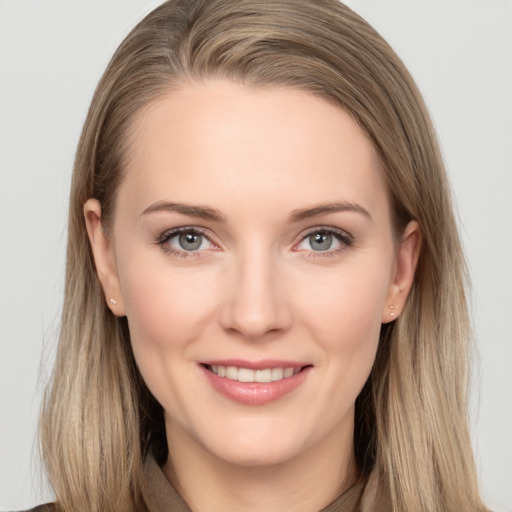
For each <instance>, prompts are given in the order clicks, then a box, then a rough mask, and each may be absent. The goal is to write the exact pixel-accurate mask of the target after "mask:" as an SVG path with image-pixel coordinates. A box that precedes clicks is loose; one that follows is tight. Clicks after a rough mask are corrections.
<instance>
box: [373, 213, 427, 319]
mask: <svg viewBox="0 0 512 512" xmlns="http://www.w3.org/2000/svg"><path fill="white" fill-rule="evenodd" d="M421 242H422V237H421V231H420V227H419V224H418V223H417V222H416V221H411V222H409V224H407V226H406V228H405V229H404V232H403V235H402V238H401V241H400V245H399V246H398V252H397V257H396V269H395V271H394V276H392V281H391V283H390V285H389V289H388V296H387V298H386V303H385V305H384V310H383V311H382V323H387V322H391V321H393V320H396V319H397V318H398V316H399V315H400V313H401V311H402V310H403V308H404V306H405V301H406V300H407V296H408V295H409V292H410V290H411V287H412V283H413V282H414V273H415V272H416V266H417V264H418V258H419V255H420V250H421Z"/></svg>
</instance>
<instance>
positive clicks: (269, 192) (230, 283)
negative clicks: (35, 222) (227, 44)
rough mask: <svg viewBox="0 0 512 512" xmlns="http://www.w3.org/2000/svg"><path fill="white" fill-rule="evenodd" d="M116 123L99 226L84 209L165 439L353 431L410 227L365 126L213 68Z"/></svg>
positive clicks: (298, 436)
mask: <svg viewBox="0 0 512 512" xmlns="http://www.w3.org/2000/svg"><path fill="white" fill-rule="evenodd" d="M129 141H130V151H129V154H128V166H127V169H126V176H125V179H124V181H123V182H122V184H121V186H120V189H119V191H118V196H117V203H116V212H115V218H114V224H113V227H112V230H111V237H110V239H107V238H105V237H104V236H103V234H102V233H101V231H100V229H99V217H100V212H99V206H98V205H97V203H95V202H94V201H89V202H88V204H86V208H85V211H86V218H87V222H88V227H89V233H90V235H91V240H92V243H93V248H94V252H95V258H96V263H97V266H98V271H99V275H100V279H101V280H102V284H103V286H104V289H105V294H106V297H107V299H108V298H109V297H113V298H115V300H116V301H117V304H109V306H110V307H111V308H112V310H113V311H114V313H115V314H117V315H126V316H127V318H128V323H129V328H130V336H131V341H132V345H133V352H134V355H135V359H136V361H137V364H138V366H139V369H140V371H141V374H142V376H143V378H144V380H145V382H146V384H147V386H148V388H149V389H150V390H151V392H152V393H153V394H154V396H155V397H156V399H157V400H158V401H159V402H160V403H161V404H162V406H163V408H164V411H165V419H166V427H167V433H168V436H169V437H170V441H171V443H170V445H171V451H172V446H173V442H172V441H173V440H180V442H182V443H189V445H190V446H194V447H195V448H197V449H199V450H200V451H202V452H204V453H205V454H209V456H213V457H217V458H220V459H222V460H224V461H228V462H231V463H235V464H244V465H261V464H272V463H278V462H283V461H286V460H290V459H292V458H294V457H296V456H299V455H300V454H301V453H304V452H305V451H307V450H309V449H310V448H314V447H315V446H320V445H321V444H323V445H324V446H329V447H330V448H332V449H333V450H335V449H336V450H337V449H339V443H340V440H344V441H343V442H345V443H346V442H348V443H351V442H352V441H351V440H352V435H353V421H354V402H355V399H356V397H357V395H358V393H359V392H360V390H361V388H362V386H363V384H364V383H365V381H366V379H367V378H368V375H369V373H370V370H371V367H372V364H373V361H374V358H375V353H376V350H377V344H378V339H379V331H380V328H381V324H382V322H388V321H391V320H393V318H396V316H394V315H398V314H399V311H400V308H401V306H402V305H403V303H404V301H405V296H406V294H407V291H408V289H409V286H410V281H411V280H412V273H413V271H414V262H415V252H416V249H415V240H416V238H417V236H416V235H417V231H416V228H415V226H414V225H411V226H409V228H408V230H407V231H406V235H405V236H404V239H403V241H402V242H400V241H398V242H396V241H395V240H394V239H393V237H392V229H391V219H390V204H389V199H388V194H387V191H386V186H385V183H384V179H383V172H382V169H381V168H380V165H379V160H378V158H377V156H376V153H375V151H374V149H373V147H372V144H371V143H370V141H369V139H368V138H367V137H366V136H365V134H364V133H363V132H362V131H361V130H360V129H359V127H358V125H357V124H356V122H355V121H354V119H353V118H352V117H351V116H350V115H349V114H347V113H346V112H345V111H344V110H342V109H341V108H339V107H337V106H334V105H333V104H330V103H329V102H327V101H326V100H324V99H321V98H318V97H315V96H313V95H311V94H309V93H306V92H302V91H298V90H294V89H290V88H265V89H262V88H258V89H256V88H250V87H248V86H239V85H234V84H232V83H230V82H225V81H216V82H206V83H204V84H189V85H187V86H184V87H183V88H182V89H181V90H178V91H174V92H170V93H169V94H168V96H166V97H165V98H163V99H161V100H159V101H158V102H156V103H153V104H151V105H150V106H149V107H147V108H146V109H145V110H144V111H143V112H142V113H140V114H139V115H138V116H137V117H136V120H135V121H134V124H133V126H132V130H131V133H130V139H129ZM390 306H397V307H396V308H393V309H392V308H391V307H390ZM391 313H393V315H391ZM246 381H248V382H246ZM260 381H261V382H260Z"/></svg>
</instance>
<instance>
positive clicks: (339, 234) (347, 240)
mask: <svg viewBox="0 0 512 512" xmlns="http://www.w3.org/2000/svg"><path fill="white" fill-rule="evenodd" d="M319 232H323V233H329V234H332V235H334V236H335V237H336V238H337V239H338V240H339V241H340V242H341V243H342V244H343V247H341V248H339V249H334V250H327V251H310V250H307V249H299V248H298V246H299V245H300V244H301V243H302V242H303V241H304V240H305V239H306V238H307V237H308V236H311V235H313V234H315V233H319ZM353 242H354V237H353V236H352V235H351V234H350V233H349V232H348V231H345V230H344V229H340V228H335V227H333V226H314V227H311V228H308V229H307V230H305V231H303V232H302V233H301V234H300V235H299V237H298V241H297V242H295V243H294V244H293V250H295V251H297V252H308V253H314V254H313V255H312V256H314V257H322V256H332V255H333V254H335V253H338V252H340V251H343V250H344V249H346V248H347V247H348V246H350V245H352V244H353Z"/></svg>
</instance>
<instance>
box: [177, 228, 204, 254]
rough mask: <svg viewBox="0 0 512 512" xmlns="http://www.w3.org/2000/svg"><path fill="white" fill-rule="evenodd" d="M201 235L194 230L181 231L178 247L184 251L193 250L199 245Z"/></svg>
mask: <svg viewBox="0 0 512 512" xmlns="http://www.w3.org/2000/svg"><path fill="white" fill-rule="evenodd" d="M202 243H203V235H201V234H199V233H194V232H188V233H182V234H181V235H180V236H179V245H180V248H181V249H183V250H184V251H195V250H197V249H199V247H201V244H202Z"/></svg>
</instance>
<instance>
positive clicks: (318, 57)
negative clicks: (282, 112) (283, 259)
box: [41, 0, 485, 512]
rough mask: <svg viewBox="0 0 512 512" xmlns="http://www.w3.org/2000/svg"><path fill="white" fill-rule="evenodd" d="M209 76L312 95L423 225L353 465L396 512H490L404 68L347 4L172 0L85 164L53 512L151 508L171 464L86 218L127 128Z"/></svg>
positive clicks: (416, 109) (118, 82)
mask: <svg viewBox="0 0 512 512" xmlns="http://www.w3.org/2000/svg"><path fill="white" fill-rule="evenodd" d="M210 78H224V79H229V80H234V81H237V82H241V83H248V84H252V85H262V86H263V85H273V84H275V85H280V86H289V87H294V88H300V89H304V90H306V91H310V92H312V93H314V94H317V95H319V96H322V97H324V98H327V99H328V100H329V101H332V102H334V103H335V104H337V105H339V106H340V107H342V108H344V109H345V110H347V111H348V112H350V113H351V114H352V115H353V116H354V118H355V119H356V120H357V122H358V123H359V125H360V126H361V127H362V129H363V130H365V131H366V133H367V134H368V135H369V137H370V138H371V140H372V141H373V144H374V146H375V148H376V151H377V152H378V153H379V155H380V158H381V161H382V166H383V169H384V171H385V176H386V180H387V184H388V188H389V191H390V196H391V202H392V208H393V219H394V229H395V232H396V233H397V234H398V233H400V231H401V230H402V229H403V227H404V226H405V224H406V223H407V222H408V221H409V220H411V219H415V220H417V221H418V223H419V225H420V228H421V232H422V235H423V246H422V251H421V255H420V259H419V265H418V269H417V273H416V277H415V282H414V285H413V288H412V291H411V294H410V296H409V298H408V301H407V304H406V306H405V309H404V311H403V313H402V314H401V315H400V317H399V318H398V319H397V320H396V321H395V322H393V323H390V324H386V325H383V327H382V332H381V339H380V345H379V350H378V353H377V358H376V361H375V365H374V368H373V370H372V373H371V376H370V378H369V380H368V382H367V383H366V385H365V387H364V389H363V391H362V392H361V394H360V396H359V397H358V399H357V402H356V428H355V434H354V442H355V451H356V457H357V460H358V464H359V466H360V469H361V471H362V472H363V473H364V474H367V475H368V474H370V473H372V472H377V473H378V474H379V475H380V476H381V479H382V481H383V482H385V485H386V487H387V488H388V490H389V494H390V496H391V500H392V503H393V506H394V510H395V511H397V512H401V511H403V512H405V511H415V512H434V511H436V512H438V511H441V510H442V511H453V512H455V511H457V512H460V511H461V510H464V511H466V512H470V511H477V510H484V509H485V508H484V507H483V505H482V503H481V501H480V498H479V493H478V487H477V479H476V471H475V467H474V461H473V455H472V449H471V443H470V437H469V434H468V425H467V390H468V349H469V340H470V331H469V322H468V311H467V303H466V267H465V263H464V258H463V254H462V250H461V244H460V241H459V237H458V233H457V229H456V225H455V221H454V216H453V209H452V204H451V198H450V191H449V186H448V184H447V179H446V175H445V170H444V166H443V162H442V158H441V155H440V151H439V147H438V143H437V141H436V136H435V133H434V130H433V127H432V123H431V121H430V119H429V116H428V113H427V109H426V107H425V105H424V103H423V100H422V98H421V95H420V93H419V92H418V89H417V87H416V85H415V84H414V81H413V80H412V78H411V76H410V75H409V73H408V72H407V70H406V69H405V67H404V65H403V63H402V62H401V60H400V59H399V58H398V56H397V55H396V54H395V53H394V51H393V50H392V49H391V48H390V46H389V45H388V44H387V43H386V42H385V41H384V40H383V38H382V37H381V36H380V35H379V34H378V33H377V32H376V31H375V30H374V29H373V28H372V27H371V26H370V25H369V24H368V23H366V22H365V21H364V20H363V19H361V18H360V17H359V16H358V15H356V14H355V13H354V12H352V11H351V10H350V9H349V8H347V7H346V6H344V5H343V4H341V3H340V2H338V1H337V0H315V1H312V0H170V1H168V2H166V3H164V4H163V5H161V6H160V7H158V8H157V9H155V10H154V11H153V12H152V13H150V14H149V15H148V16H147V17H146V18H145V19H144V20H143V21H142V22H140V23H139V24H138V25H137V26H136V27H135V28H134V29H133V31H132V32H131V33H130V34H129V35H128V36H127V37H126V39H125V40H124V41H123V43H122V44H121V46H120V47H119V48H118V50H117V51H116V53H115V55H114V56H113V58H112V60H111V62H110V64H109V65H108V67H107V69H106V71H105V73H104V75H103V77H102V79H101V81H100V83H99V85H98V87H97V89H96V92H95V95H94V98H93V100H92V103H91V107H90V110H89V113H88V116H87V119H86V122H85V125H84V128H83V132H82V136H81V139H80V142H79V145H78V150H77V154H76V161H75V168H74V174H73V181H72V187H71V199H70V214H69V231H68V252H67V270H66V289H65V302H64V311H63V316H62V327H61V332H60V340H59V348H58V353H57V361H56V367H55V372H54V376H53V380H52V382H51V383H50V387H49V388H48V392H47V396H46V400H45V405H44V408H43V413H42V418H41V445H42V452H43V457H44V460H45V463H46V467H47V472H48V475H49V478H50V481H51V483H52V485H53V488H54V490H55V493H56V496H57V502H58V505H59V507H60V509H61V510H63V511H69V512H70V511H76V510H87V511H90V512H95V511H96V512H99V511H107V510H120V509H123V510H125V509H132V510H145V509H146V505H145V503H144V498H143V494H142V489H143V486H144V479H143V474H142V464H143V460H144V457H145V456H146V454H147V452H148V451H149V450H151V451H152V452H153V453H154V455H155V457H156V458H157V460H159V461H160V462H163V461H164V460H165V459H166V457H167V444H166V441H165V432H164V430H163V419H162V409H161V407H160V405H159V404H158V403H157V402H156V401H155V399H154V398H153V397H152V396H151V394H150V393H149V391H148V390H147V388H146V386H145V384H144V382H143V381H142V379H141V377H140V374H139V372H138V370H137V367H136V364H135V362H134V358H133V355H132V351H131V346H130V337H129V332H128V328H127V323H126V319H125V318H117V317H115V316H114V315H112V314H111V312H110V311H109V309H108V308H107V307H106V305H105V299H104V297H103V293H102V289H101V286H100V284H99V281H98V278H97V275H96V271H95V267H94V262H93V259H92V255H91V250H90V247H89V242H88V238H87V233H86V229H85V223H84V218H83V205H84V203H85V201H86V200H87V199H89V198H91V197H94V198H96V199H98V200H99V201H100V202H101V204H102V215H103V217H102V223H103V224H104V227H105V229H106V230H107V231H108V227H109V223H110V222H111V219H112V216H113V215H114V211H115V198H116V190H117V188H118V186H119V183H120V181H121V180H122V178H123V168H124V163H123V159H124V157H125V155H126V147H125V146H126V144H127V141H126V139H127V137H126V133H127V130H128V128H129V126H130V122H131V121H132V119H133V117H134V115H135V114H136V113H137V112H138V111H139V110H140V109H141V108H143V107H144V106H146V105H147V104H148V103H150V102H152V101H154V100H155V99H157V98H158V97H159V96H160V95H162V94H164V93H166V92H168V91H169V90H171V89H172V88H173V87H179V86H180V85H181V86H182V85H183V84H184V83H186V82H187V81H189V80H207V79H210Z"/></svg>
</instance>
